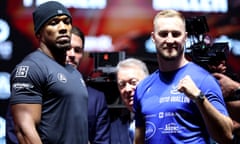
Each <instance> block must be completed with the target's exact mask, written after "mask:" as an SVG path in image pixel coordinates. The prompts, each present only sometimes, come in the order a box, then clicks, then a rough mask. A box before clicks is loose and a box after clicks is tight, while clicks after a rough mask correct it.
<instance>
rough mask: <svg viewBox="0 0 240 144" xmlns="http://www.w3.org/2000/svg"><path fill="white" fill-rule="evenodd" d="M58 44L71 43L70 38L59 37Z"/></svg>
mask: <svg viewBox="0 0 240 144" xmlns="http://www.w3.org/2000/svg"><path fill="white" fill-rule="evenodd" d="M57 42H59V43H62V44H63V43H70V37H69V36H59V37H57Z"/></svg>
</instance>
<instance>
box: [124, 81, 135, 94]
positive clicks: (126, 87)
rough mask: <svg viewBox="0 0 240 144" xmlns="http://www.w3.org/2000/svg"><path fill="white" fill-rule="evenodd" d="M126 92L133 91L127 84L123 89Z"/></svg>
mask: <svg viewBox="0 0 240 144" xmlns="http://www.w3.org/2000/svg"><path fill="white" fill-rule="evenodd" d="M124 90H125V91H126V92H132V91H133V90H134V88H133V86H132V85H131V84H129V83H126V86H125V88H124Z"/></svg>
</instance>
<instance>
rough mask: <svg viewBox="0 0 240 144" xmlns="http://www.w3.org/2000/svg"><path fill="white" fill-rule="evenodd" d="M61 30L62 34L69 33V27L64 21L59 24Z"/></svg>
mask: <svg viewBox="0 0 240 144" xmlns="http://www.w3.org/2000/svg"><path fill="white" fill-rule="evenodd" d="M59 30H60V33H66V32H67V26H66V24H65V23H64V22H63V21H60V22H59Z"/></svg>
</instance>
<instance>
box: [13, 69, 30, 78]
mask: <svg viewBox="0 0 240 144" xmlns="http://www.w3.org/2000/svg"><path fill="white" fill-rule="evenodd" d="M28 70H29V66H18V68H17V72H16V77H24V78H25V77H27V73H28Z"/></svg>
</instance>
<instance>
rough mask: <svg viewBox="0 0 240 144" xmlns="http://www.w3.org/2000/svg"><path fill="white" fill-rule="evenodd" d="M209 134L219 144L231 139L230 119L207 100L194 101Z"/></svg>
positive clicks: (231, 126) (224, 143)
mask: <svg viewBox="0 0 240 144" xmlns="http://www.w3.org/2000/svg"><path fill="white" fill-rule="evenodd" d="M196 104H197V106H198V108H199V110H200V112H201V114H202V117H203V120H204V122H205V125H206V127H207V130H208V132H209V134H210V136H211V137H212V138H213V139H214V140H216V141H217V142H218V143H220V144H222V143H223V144H226V143H231V141H232V137H233V135H232V130H233V123H232V120H231V119H230V118H229V117H227V116H225V115H223V114H221V113H220V112H219V111H218V110H217V109H216V108H215V107H214V106H213V105H212V104H211V103H210V102H209V101H208V100H207V98H205V99H204V101H202V102H196Z"/></svg>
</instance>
